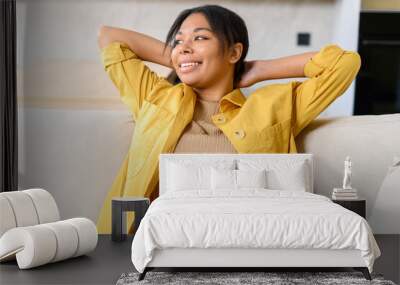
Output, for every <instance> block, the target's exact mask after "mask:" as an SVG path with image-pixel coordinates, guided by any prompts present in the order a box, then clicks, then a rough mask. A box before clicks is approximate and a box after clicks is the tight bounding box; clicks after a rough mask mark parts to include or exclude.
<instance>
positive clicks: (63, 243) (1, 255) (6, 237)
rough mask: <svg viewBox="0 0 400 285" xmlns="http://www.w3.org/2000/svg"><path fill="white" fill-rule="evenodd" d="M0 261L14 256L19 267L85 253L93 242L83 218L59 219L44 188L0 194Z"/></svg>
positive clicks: (92, 229) (93, 230) (90, 224)
mask: <svg viewBox="0 0 400 285" xmlns="http://www.w3.org/2000/svg"><path fill="white" fill-rule="evenodd" d="M0 213H1V215H0V216H1V223H0V262H5V261H10V260H14V259H16V260H17V262H18V266H19V268H20V269H28V268H32V267H36V266H40V265H43V264H46V263H52V262H57V261H60V260H64V259H67V258H71V257H77V256H80V255H83V254H86V253H88V252H90V251H92V250H93V249H95V247H96V245H97V239H98V237H97V229H96V226H95V224H94V223H93V222H92V221H91V220H89V219H87V218H73V219H68V220H64V221H60V214H59V211H58V207H57V204H56V202H55V200H54V198H53V196H52V195H51V194H50V193H49V192H48V191H46V190H44V189H40V188H38V189H28V190H23V191H11V192H3V193H0Z"/></svg>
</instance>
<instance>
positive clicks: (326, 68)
mask: <svg viewBox="0 0 400 285" xmlns="http://www.w3.org/2000/svg"><path fill="white" fill-rule="evenodd" d="M360 67H361V58H360V55H359V54H358V53H357V52H353V51H347V50H343V49H341V48H340V47H339V46H338V45H335V44H330V45H326V46H324V47H323V48H322V49H321V50H320V51H319V52H318V53H317V54H316V55H314V56H313V57H312V58H311V59H310V60H309V61H308V62H307V63H306V64H305V66H304V74H305V75H306V76H307V77H308V78H309V79H307V80H306V81H304V82H301V83H300V82H298V83H299V84H294V90H293V91H294V92H293V96H294V109H295V110H294V111H295V115H294V117H295V124H294V129H293V133H294V136H297V135H298V133H300V131H301V130H302V129H304V128H305V127H306V126H307V125H308V124H309V123H310V122H311V121H312V120H313V119H315V118H316V117H317V116H318V115H319V114H320V113H321V112H322V111H323V110H325V109H326V108H327V107H328V106H329V105H330V104H331V103H332V102H333V101H334V100H335V99H336V98H337V97H339V96H340V95H342V94H343V93H344V92H345V91H346V89H347V88H348V87H349V86H350V84H351V83H352V81H353V80H354V78H355V77H356V75H357V73H358V71H359V69H360Z"/></svg>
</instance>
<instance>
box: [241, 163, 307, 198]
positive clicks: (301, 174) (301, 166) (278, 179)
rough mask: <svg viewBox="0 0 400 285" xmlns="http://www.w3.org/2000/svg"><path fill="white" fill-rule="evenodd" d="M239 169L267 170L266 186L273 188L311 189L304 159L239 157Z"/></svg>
mask: <svg viewBox="0 0 400 285" xmlns="http://www.w3.org/2000/svg"><path fill="white" fill-rule="evenodd" d="M238 168H239V170H262V169H266V170H267V179H266V180H267V188H268V189H273V190H292V191H307V190H309V191H311V190H310V189H311V186H310V183H311V182H309V174H310V172H309V171H310V169H309V167H308V163H307V162H306V161H305V160H301V161H296V160H288V159H286V160H275V161H265V160H260V159H239V160H238Z"/></svg>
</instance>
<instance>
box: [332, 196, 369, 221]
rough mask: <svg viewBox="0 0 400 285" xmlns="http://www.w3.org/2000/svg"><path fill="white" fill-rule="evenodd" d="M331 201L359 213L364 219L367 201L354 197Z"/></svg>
mask: <svg viewBox="0 0 400 285" xmlns="http://www.w3.org/2000/svg"><path fill="white" fill-rule="evenodd" d="M332 202H334V203H336V204H339V205H340V206H342V207H344V208H346V209H348V210H350V211H353V212H354V213H356V214H359V215H360V216H361V217H363V218H364V219H365V218H366V207H367V201H366V200H365V199H355V200H334V199H332Z"/></svg>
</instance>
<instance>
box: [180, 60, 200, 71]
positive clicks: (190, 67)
mask: <svg viewBox="0 0 400 285" xmlns="http://www.w3.org/2000/svg"><path fill="white" fill-rule="evenodd" d="M200 65H201V62H186V63H182V64H180V65H179V71H180V72H181V73H189V72H192V71H195V70H198V69H199V68H200Z"/></svg>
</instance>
